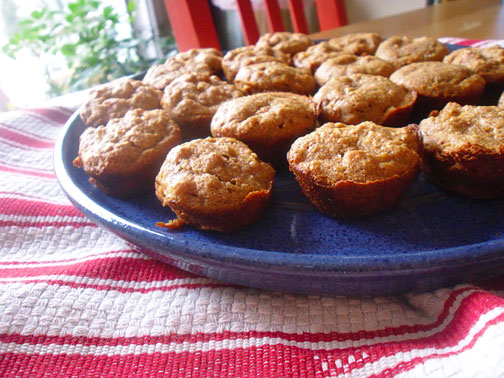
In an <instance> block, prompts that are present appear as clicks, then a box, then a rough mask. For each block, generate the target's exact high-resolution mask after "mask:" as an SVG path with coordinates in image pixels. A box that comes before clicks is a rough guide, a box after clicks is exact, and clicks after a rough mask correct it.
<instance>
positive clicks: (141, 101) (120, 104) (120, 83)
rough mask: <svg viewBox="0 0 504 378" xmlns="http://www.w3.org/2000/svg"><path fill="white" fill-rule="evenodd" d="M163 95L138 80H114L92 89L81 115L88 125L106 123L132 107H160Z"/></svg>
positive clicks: (147, 108)
mask: <svg viewBox="0 0 504 378" xmlns="http://www.w3.org/2000/svg"><path fill="white" fill-rule="evenodd" d="M162 95H163V92H161V91H160V90H158V89H156V88H154V87H151V86H150V85H145V84H143V83H142V82H141V81H138V80H132V79H120V80H114V81H111V82H110V83H107V84H104V85H101V86H99V87H97V88H96V89H93V90H91V92H90V94H89V98H88V100H87V102H86V103H85V104H84V105H83V106H82V108H81V110H80V117H81V119H82V122H84V124H85V125H87V126H100V125H105V124H106V123H107V122H108V121H109V120H110V119H112V118H119V117H122V116H124V115H125V114H126V112H127V111H128V110H131V109H146V110H149V109H159V108H160V107H161V103H160V101H161V96H162Z"/></svg>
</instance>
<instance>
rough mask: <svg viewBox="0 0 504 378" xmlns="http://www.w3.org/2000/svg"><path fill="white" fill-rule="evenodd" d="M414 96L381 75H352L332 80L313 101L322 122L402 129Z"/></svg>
mask: <svg viewBox="0 0 504 378" xmlns="http://www.w3.org/2000/svg"><path fill="white" fill-rule="evenodd" d="M416 97H417V94H416V92H414V91H409V90H407V89H405V88H403V87H401V86H399V85H397V84H394V83H393V82H392V81H390V80H389V79H387V78H386V77H383V76H373V75H364V74H355V75H349V76H341V77H337V78H335V79H332V80H330V81H328V82H327V84H325V85H324V86H322V87H321V88H320V89H319V90H318V92H317V93H316V94H315V96H314V97H313V99H314V100H315V102H316V103H317V107H318V112H319V119H320V121H321V122H327V121H331V122H343V123H346V124H351V125H356V124H358V123H361V122H364V121H372V122H375V123H378V124H380V125H385V126H404V125H405V124H407V123H408V120H409V117H410V115H411V112H412V110H413V106H414V105H415V101H416Z"/></svg>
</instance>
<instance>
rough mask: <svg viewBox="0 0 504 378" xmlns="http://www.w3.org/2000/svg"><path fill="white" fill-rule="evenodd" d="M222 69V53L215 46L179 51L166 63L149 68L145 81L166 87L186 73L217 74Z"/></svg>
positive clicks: (156, 86) (159, 87)
mask: <svg viewBox="0 0 504 378" xmlns="http://www.w3.org/2000/svg"><path fill="white" fill-rule="evenodd" d="M221 70H222V53H221V52H220V51H219V50H217V49H214V48H201V49H191V50H188V51H185V52H182V53H178V54H176V55H175V56H173V57H170V58H168V59H167V60H166V62H165V63H163V64H159V65H155V66H152V67H151V68H149V69H148V70H147V72H146V74H145V76H144V78H143V80H142V81H143V82H144V83H146V84H150V85H152V86H153V87H155V88H158V89H164V88H165V87H166V86H167V85H168V84H170V83H171V82H172V81H173V80H175V79H176V78H178V77H179V76H180V75H182V74H185V73H195V72H197V73H206V74H208V75H213V74H217V73H219V72H220V71H221Z"/></svg>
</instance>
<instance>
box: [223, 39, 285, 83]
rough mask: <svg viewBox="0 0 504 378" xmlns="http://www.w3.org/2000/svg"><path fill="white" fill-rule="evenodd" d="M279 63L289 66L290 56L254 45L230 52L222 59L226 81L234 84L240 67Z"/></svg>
mask: <svg viewBox="0 0 504 378" xmlns="http://www.w3.org/2000/svg"><path fill="white" fill-rule="evenodd" d="M265 62H277V63H286V64H289V62H290V56H289V55H288V54H284V53H283V52H281V51H275V50H273V49H272V48H271V47H264V48H258V47H256V46H254V45H252V46H244V47H238V48H236V49H233V50H230V51H228V52H227V53H226V55H224V58H222V70H223V71H224V75H225V76H226V80H227V81H229V82H231V83H232V82H233V80H234V78H235V76H236V74H237V73H238V71H239V70H240V67H243V66H250V65H251V64H256V63H265Z"/></svg>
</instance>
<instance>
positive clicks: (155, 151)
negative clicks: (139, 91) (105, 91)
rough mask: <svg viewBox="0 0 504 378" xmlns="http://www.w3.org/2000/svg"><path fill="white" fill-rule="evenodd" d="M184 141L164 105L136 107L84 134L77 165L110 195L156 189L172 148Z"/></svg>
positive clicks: (123, 195)
mask: <svg viewBox="0 0 504 378" xmlns="http://www.w3.org/2000/svg"><path fill="white" fill-rule="evenodd" d="M178 143H180V129H179V127H178V126H177V125H176V124H175V122H173V121H172V120H171V119H170V117H169V116H168V113H167V112H165V111H164V110H161V109H154V110H142V109H134V110H130V111H128V112H127V113H126V115H125V116H124V117H123V118H114V119H111V120H110V121H109V122H108V123H107V125H106V126H99V127H96V128H94V127H89V128H87V129H86V130H85V131H84V132H83V133H82V135H81V137H80V143H79V155H78V156H77V157H76V158H75V159H74V162H73V163H74V165H75V166H76V167H78V168H84V171H85V172H86V174H88V175H89V176H90V177H91V178H90V180H89V181H90V182H91V183H92V184H94V185H95V186H96V187H98V188H99V189H101V190H103V191H104V192H105V193H107V194H108V195H111V196H114V197H127V196H131V195H135V194H141V193H146V192H149V191H153V190H154V179H155V177H156V174H157V172H158V171H159V167H161V164H162V163H163V161H164V159H165V157H166V154H167V153H168V151H169V150H170V149H171V148H172V147H173V146H175V145H176V144H178Z"/></svg>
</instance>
